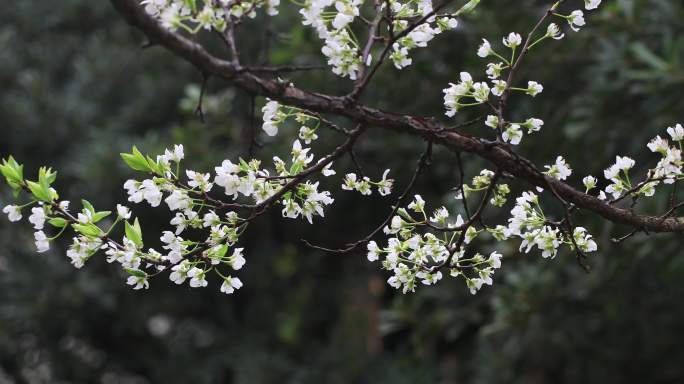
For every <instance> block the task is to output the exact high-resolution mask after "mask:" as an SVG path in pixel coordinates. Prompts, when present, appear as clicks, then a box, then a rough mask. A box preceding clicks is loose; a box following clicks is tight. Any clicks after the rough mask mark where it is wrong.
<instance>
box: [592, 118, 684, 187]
mask: <svg viewBox="0 0 684 384" xmlns="http://www.w3.org/2000/svg"><path fill="white" fill-rule="evenodd" d="M667 133H668V135H669V136H670V138H671V139H672V141H673V142H674V145H672V144H670V142H669V141H668V140H667V139H665V138H662V137H661V136H660V135H658V136H656V137H655V138H653V140H651V141H650V142H649V143H648V144H647V147H648V149H649V150H650V151H651V152H653V153H657V154H659V155H660V156H661V158H660V160H659V161H658V164H656V166H655V167H654V168H652V169H649V170H648V172H647V174H646V179H645V180H644V181H643V182H641V183H633V181H632V178H631V176H630V174H629V171H630V170H631V169H632V168H634V166H635V165H636V162H635V161H634V159H632V158H629V157H627V156H616V157H615V163H614V164H612V165H611V166H610V167H608V168H606V169H605V170H604V171H603V176H604V177H605V178H606V180H608V182H609V184H608V186H607V187H606V188H605V189H603V190H600V191H599V195H598V196H599V198H600V199H602V200H606V199H607V198H608V196H611V197H612V198H613V199H615V200H617V199H621V198H623V197H624V196H626V195H627V194H629V195H632V196H634V197H639V196H645V197H650V196H653V195H654V194H655V190H656V187H657V186H659V185H661V184H672V183H674V182H675V181H676V180H681V179H682V178H684V173H683V172H682V166H684V161H683V160H682V150H683V149H684V127H682V125H681V124H676V125H675V126H674V127H669V128H667ZM583 182H584V186H585V188H586V191H587V192H589V191H590V190H592V189H594V188H596V186H597V183H598V180H596V178H595V177H593V176H587V177H585V178H584V180H583Z"/></svg>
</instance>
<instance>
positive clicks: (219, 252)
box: [213, 244, 228, 259]
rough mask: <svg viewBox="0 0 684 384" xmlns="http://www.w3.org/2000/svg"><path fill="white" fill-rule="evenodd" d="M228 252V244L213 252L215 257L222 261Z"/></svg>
mask: <svg viewBox="0 0 684 384" xmlns="http://www.w3.org/2000/svg"><path fill="white" fill-rule="evenodd" d="M227 252H228V244H223V245H222V246H221V248H219V249H218V250H216V251H214V252H213V257H215V258H217V259H220V258H222V257H223V256H225V255H226V253H227Z"/></svg>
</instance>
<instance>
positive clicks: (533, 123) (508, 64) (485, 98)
mask: <svg viewBox="0 0 684 384" xmlns="http://www.w3.org/2000/svg"><path fill="white" fill-rule="evenodd" d="M600 3H601V1H600V0H591V1H586V2H585V8H586V9H588V10H589V9H596V8H597V7H598V6H599V4H600ZM556 7H557V5H556V6H554V7H553V8H552V9H553V10H555V8H556ZM553 15H555V16H558V17H560V18H563V19H565V20H567V22H568V23H569V24H570V27H571V28H572V29H573V30H574V31H578V30H579V28H580V27H582V26H584V25H585V20H584V13H583V12H582V11H581V10H575V11H573V12H572V13H571V14H570V15H562V14H559V13H555V12H553ZM564 36H565V35H564V34H563V32H562V31H561V29H560V28H559V27H558V25H557V24H555V23H550V24H549V25H548V26H547V28H546V32H545V33H544V34H543V35H542V36H541V37H539V38H538V39H537V40H535V41H528V42H526V43H523V39H522V36H521V35H520V34H519V33H516V32H511V33H509V34H508V35H507V36H504V37H503V38H502V39H501V40H502V43H503V45H504V46H505V47H506V48H508V49H509V50H510V55H509V56H508V57H505V56H504V55H501V54H499V53H498V52H497V51H496V50H495V49H494V48H493V47H492V44H491V43H490V42H489V41H488V40H487V39H482V44H480V46H479V47H478V49H477V55H478V56H479V57H482V58H488V57H493V58H495V59H496V60H497V61H495V62H490V63H488V64H487V67H486V70H485V74H486V75H487V78H489V80H490V82H491V85H490V83H488V82H486V81H482V82H474V81H473V77H472V76H471V75H470V73H468V72H461V73H460V81H459V82H458V83H456V84H454V83H449V87H448V88H445V89H444V90H443V91H442V92H443V93H444V107H445V109H446V112H445V114H446V116H448V117H453V116H454V115H455V114H456V113H457V112H458V111H459V110H460V109H461V108H465V107H474V106H478V105H482V104H487V105H489V106H491V107H492V109H494V110H495V112H496V111H497V110H496V108H495V107H494V104H493V103H492V100H490V95H494V96H495V97H502V96H504V94H507V93H508V92H510V91H518V92H523V93H525V94H527V95H529V96H532V97H535V96H537V95H538V94H540V93H542V91H543V90H544V87H543V86H542V85H541V84H539V83H538V82H536V81H528V82H527V87H526V88H519V87H514V86H513V85H512V84H508V83H507V82H506V80H503V79H501V75H502V74H503V72H504V71H505V70H509V71H510V70H511V69H512V68H514V66H515V65H516V53H517V49H518V48H520V47H521V46H523V45H524V44H527V45H526V49H527V50H528V51H529V50H530V49H532V48H533V47H534V46H536V45H537V44H539V43H541V42H542V41H544V40H546V39H555V40H560V39H562V38H563V37H564ZM501 119H502V118H501V116H500V114H498V115H488V116H487V119H486V122H485V124H486V125H487V126H488V127H490V128H492V129H495V130H497V131H498V132H499V134H500V137H501V139H502V140H503V141H504V142H506V143H510V144H512V145H518V144H520V141H521V140H522V138H523V129H526V130H527V134H531V133H534V132H537V131H539V130H540V129H541V127H542V125H544V122H543V121H542V120H541V119H538V118H529V119H527V120H525V121H524V122H522V123H520V122H519V123H516V122H510V121H502V120H501Z"/></svg>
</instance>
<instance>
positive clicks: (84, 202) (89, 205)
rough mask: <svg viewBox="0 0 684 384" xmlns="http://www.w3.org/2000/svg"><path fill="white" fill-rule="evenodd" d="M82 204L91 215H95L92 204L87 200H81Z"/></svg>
mask: <svg viewBox="0 0 684 384" xmlns="http://www.w3.org/2000/svg"><path fill="white" fill-rule="evenodd" d="M81 204H83V208H84V209H85V210H87V211H90V213H93V214H94V213H95V208H94V207H93V205H92V204H90V202H89V201H88V200H86V199H81Z"/></svg>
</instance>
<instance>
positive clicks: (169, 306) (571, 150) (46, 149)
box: [0, 0, 684, 384]
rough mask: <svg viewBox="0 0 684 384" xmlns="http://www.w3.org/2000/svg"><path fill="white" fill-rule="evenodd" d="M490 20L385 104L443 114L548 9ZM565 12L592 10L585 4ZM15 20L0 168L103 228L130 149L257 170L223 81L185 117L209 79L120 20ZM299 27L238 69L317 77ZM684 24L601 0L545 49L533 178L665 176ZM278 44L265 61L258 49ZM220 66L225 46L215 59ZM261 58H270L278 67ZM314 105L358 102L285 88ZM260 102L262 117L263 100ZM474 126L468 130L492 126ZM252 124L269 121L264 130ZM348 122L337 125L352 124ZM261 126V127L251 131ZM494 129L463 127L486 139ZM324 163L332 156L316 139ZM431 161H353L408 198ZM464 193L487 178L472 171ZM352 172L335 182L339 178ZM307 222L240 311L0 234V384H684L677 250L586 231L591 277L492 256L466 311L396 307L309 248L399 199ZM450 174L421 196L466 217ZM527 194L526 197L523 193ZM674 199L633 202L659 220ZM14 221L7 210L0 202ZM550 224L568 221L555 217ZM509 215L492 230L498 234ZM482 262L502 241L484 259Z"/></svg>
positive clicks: (525, 1)
mask: <svg viewBox="0 0 684 384" xmlns="http://www.w3.org/2000/svg"><path fill="white" fill-rule="evenodd" d="M512 3H513V2H511V1H505V0H485V1H483V2H482V4H481V6H480V7H479V11H478V12H477V14H476V15H473V16H469V17H467V18H466V19H465V20H461V26H460V27H459V29H458V31H456V32H452V33H445V34H443V35H441V36H439V37H438V38H437V39H436V40H435V41H434V42H433V43H432V44H431V46H430V48H429V49H418V50H416V51H414V52H415V53H414V55H413V57H414V65H413V66H411V67H410V68H408V69H406V70H404V71H402V72H398V71H396V70H394V69H393V68H391V66H389V65H388V66H386V67H385V68H384V69H383V70H382V71H380V73H379V74H378V78H377V79H376V81H375V83H374V85H372V86H371V87H370V88H369V89H368V92H367V94H366V95H365V102H367V103H368V104H371V105H375V106H379V107H383V108H387V109H390V110H394V111H402V112H406V113H413V114H418V115H426V116H439V118H440V119H441V118H442V117H443V116H442V115H443V107H442V93H441V90H442V88H444V87H446V85H447V83H448V82H450V81H454V80H456V78H457V74H458V72H459V71H461V70H468V71H470V72H472V73H482V72H483V70H482V68H483V66H484V64H486V61H484V60H480V59H479V58H477V57H476V55H475V51H476V49H477V45H478V43H479V41H480V39H481V38H482V37H487V38H489V39H490V41H493V42H496V43H497V45H498V43H499V39H500V36H503V35H504V34H507V33H508V32H510V31H512V30H515V31H518V32H521V33H523V34H525V33H526V31H527V30H528V28H529V27H530V26H531V25H532V23H533V22H534V21H535V19H536V18H537V17H538V16H539V14H540V12H541V10H542V9H543V6H546V5H547V3H548V2H542V1H532V0H519V1H516V2H515V4H512ZM568 3H570V4H572V5H574V7H575V8H579V7H580V5H581V3H582V2H581V1H579V0H570V1H568ZM2 8H3V9H2V12H0V52H1V53H0V155H2V156H3V157H4V156H7V155H8V154H13V155H14V156H15V157H16V158H17V159H18V160H19V161H21V162H24V163H25V164H26V171H27V174H28V175H31V176H33V175H35V170H36V168H37V167H38V166H40V165H43V164H46V165H50V166H53V167H55V168H56V169H57V170H59V172H60V176H59V179H58V187H59V190H60V192H61V194H62V196H63V197H65V198H67V199H70V200H72V201H74V202H76V201H78V199H79V198H81V197H86V198H88V199H89V200H91V201H92V202H93V203H94V204H95V206H96V207H98V208H103V209H104V208H108V207H113V206H114V205H115V204H116V202H122V201H125V195H124V191H123V190H122V188H121V185H122V183H123V182H124V181H125V180H126V179H127V178H130V177H132V176H134V175H133V174H132V172H131V171H130V170H128V169H127V168H126V167H125V166H124V165H123V164H122V162H121V161H120V159H119V157H118V153H119V152H121V151H124V150H128V149H129V148H130V146H131V145H133V144H136V145H137V146H138V147H140V148H142V149H144V150H145V151H147V152H149V153H156V152H158V151H161V150H163V148H164V147H166V146H168V145H171V144H172V143H183V144H185V147H186V155H187V162H186V165H187V166H188V167H190V168H193V169H199V170H209V169H211V167H212V166H213V165H214V164H217V163H219V162H220V161H221V160H222V159H225V158H230V159H235V158H236V157H238V156H246V152H247V148H248V146H249V136H250V133H249V132H250V129H251V128H250V127H251V126H253V122H252V119H251V108H250V103H251V98H250V96H249V95H247V94H245V93H243V92H241V91H239V90H234V89H231V88H229V86H228V84H226V83H224V82H221V81H219V80H216V79H212V80H211V81H210V82H209V89H208V92H209V95H208V98H207V100H206V101H205V109H206V114H207V121H206V123H205V124H202V123H201V122H199V120H198V119H197V118H196V117H195V116H193V114H192V110H193V108H194V105H195V100H196V98H197V92H198V84H199V83H200V82H201V77H200V75H199V74H198V73H197V72H196V70H194V69H193V68H192V67H191V66H190V65H188V64H186V63H185V62H183V61H181V60H179V59H177V58H175V57H174V56H172V55H171V54H170V53H168V52H166V51H165V50H164V49H162V48H158V47H152V48H148V49H145V50H142V49H141V48H140V47H141V46H142V44H144V43H145V40H144V37H143V36H142V35H141V34H140V33H139V32H138V31H136V30H134V29H133V28H132V27H129V26H128V25H126V23H125V22H124V21H123V19H122V18H120V17H119V15H118V14H116V12H115V11H114V10H113V8H112V7H111V5H110V4H109V3H108V2H107V1H85V0H62V1H59V2H48V1H37V0H25V1H13V2H8V3H7V4H4V5H3V7H2ZM296 10H297V9H296V7H294V6H293V5H291V4H289V3H286V2H284V3H283V5H282V6H281V13H282V15H281V16H280V17H278V18H275V19H273V20H272V21H271V22H268V23H267V22H266V21H265V20H264V19H261V18H258V19H257V20H255V21H253V22H249V23H247V24H246V25H245V26H244V27H243V29H244V32H248V33H246V34H245V33H244V32H243V35H245V36H243V37H242V38H241V40H240V45H241V47H242V50H243V52H245V53H244V55H245V56H244V57H245V60H246V61H249V62H251V63H257V62H263V61H264V59H266V58H268V59H269V60H270V62H271V63H275V64H281V63H289V62H298V63H307V64H319V63H322V56H321V55H320V54H318V52H319V49H320V43H319V41H318V40H317V38H316V37H315V36H314V35H313V34H312V31H311V30H310V29H305V28H303V27H302V26H301V25H299V21H298V18H297V16H296V15H295V12H296ZM682 20H684V6H683V5H682V2H681V1H671V0H615V1H604V5H603V6H602V7H601V9H600V11H598V12H591V13H590V14H589V16H588V17H587V21H588V23H589V27H587V28H585V30H583V31H582V32H580V33H573V32H571V31H568V38H567V39H566V40H564V41H562V42H561V43H555V42H553V43H550V44H544V45H543V46H542V47H541V48H540V49H539V50H538V51H536V53H535V54H533V55H531V56H530V60H529V61H528V62H527V63H526V65H525V66H524V69H523V70H522V72H521V75H520V76H521V77H520V78H521V79H527V78H530V79H534V80H537V81H539V82H541V83H542V84H544V85H545V90H544V93H543V94H542V95H540V96H538V97H536V98H534V99H531V98H516V99H514V101H513V108H512V110H513V111H515V112H514V117H515V116H517V117H520V118H523V117H525V118H526V117H529V116H536V117H540V118H542V119H543V120H544V121H545V122H546V125H545V126H544V129H543V130H542V132H540V133H539V134H537V135H536V136H535V137H533V138H528V139H527V140H525V141H524V142H523V145H522V146H521V147H520V151H521V153H523V154H524V155H525V156H528V157H529V158H531V159H532V160H534V161H535V162H537V164H540V165H541V164H549V163H552V162H553V160H554V158H555V156H556V155H557V154H563V155H564V156H565V157H566V159H568V161H569V162H570V164H571V165H573V168H574V169H575V173H574V174H573V176H572V178H571V180H570V181H571V182H572V183H574V184H575V185H580V183H581V182H580V180H581V177H582V176H584V175H586V174H594V175H596V176H599V175H601V174H602V169H603V168H605V167H607V166H608V165H609V164H610V163H611V159H613V158H614V156H615V155H616V154H623V155H630V156H632V157H634V158H636V159H637V164H640V165H642V166H652V165H653V164H654V161H655V159H654V158H653V156H650V155H649V154H648V152H647V151H646V149H645V144H646V143H647V141H648V140H649V139H650V138H651V137H653V136H655V135H656V134H663V133H664V130H665V127H667V126H671V125H673V124H674V123H675V122H677V121H684V100H683V98H682V90H683V85H684V67H683V66H682V59H683V58H684V55H683V50H684V22H682ZM266 38H267V39H268V40H269V44H265V41H266V40H265V39H266ZM207 41H208V44H209V46H211V47H212V49H213V51H214V52H216V53H217V54H218V55H224V53H225V50H223V48H222V47H221V46H220V45H219V44H217V42H216V41H214V40H211V39H208V40H207ZM267 47H268V49H266V48H267ZM289 79H291V80H293V81H294V82H295V83H296V84H297V85H299V86H303V87H304V88H307V89H314V90H321V91H326V92H331V93H335V94H343V93H344V92H346V91H348V90H349V89H350V84H349V82H347V81H340V80H339V79H338V78H336V77H334V76H333V75H332V74H331V73H330V72H329V71H322V72H314V73H307V74H299V75H292V76H290V77H289ZM263 102H264V101H263V99H257V100H256V103H257V107H258V106H260V105H261V104H263ZM477 113H478V112H477V111H466V112H464V113H460V114H459V115H458V116H457V121H465V120H468V119H470V118H473V117H476V116H477ZM257 119H259V115H257ZM340 123H345V122H343V121H340ZM257 124H258V122H257ZM484 129H486V128H485V127H484V126H479V125H476V126H473V127H470V128H467V130H466V131H468V132H470V133H472V134H483V133H484V134H486V133H489V132H486V131H484ZM294 134H295V127H289V128H288V127H286V128H284V129H282V130H281V134H280V135H279V136H278V137H277V138H275V139H270V138H266V137H260V138H259V140H261V141H263V142H264V143H265V144H266V145H265V147H264V148H262V149H259V150H258V151H257V156H259V157H260V158H263V159H270V157H271V156H272V155H273V154H276V153H283V152H284V151H286V150H287V147H288V146H289V142H290V140H288V137H293V135H294ZM321 136H322V139H321V140H320V142H319V143H317V144H316V145H315V146H314V151H315V152H316V153H317V154H321V153H323V151H324V150H325V149H326V148H328V147H331V146H333V145H335V144H336V143H339V142H340V141H341V139H342V138H341V137H339V135H336V134H335V133H331V132H327V131H322V132H321ZM422 146H423V144H422V143H421V142H420V141H419V140H417V139H415V138H411V137H403V136H399V135H395V134H389V133H388V132H385V131H377V132H373V133H372V134H371V135H369V136H367V137H365V138H364V139H362V141H361V142H360V143H359V147H358V150H357V151H358V155H359V157H360V158H361V162H362V164H363V165H364V166H365V168H366V170H367V172H368V173H370V174H371V175H372V176H373V177H375V178H377V177H379V176H380V175H381V173H382V171H383V170H384V169H385V168H386V167H390V168H392V169H393V173H392V174H393V175H394V176H395V177H396V179H397V189H399V188H401V187H402V186H403V185H405V184H406V183H407V182H408V178H409V175H410V173H411V171H412V169H413V167H414V165H415V160H416V159H417V158H418V156H419V154H420V151H421V150H422ZM464 161H465V163H466V171H467V172H468V173H469V175H470V176H471V177H472V176H473V175H474V173H475V172H478V171H479V169H481V167H482V166H486V164H484V163H482V162H481V161H479V160H478V159H476V158H474V157H471V156H467V155H466V156H465V157H464ZM349 165H350V164H349V161H348V159H345V160H344V161H341V162H339V163H338V173H342V172H343V170H344V167H348V166H349ZM339 182H340V177H339V176H338V177H335V178H333V179H332V180H326V181H324V183H327V188H328V189H331V190H333V191H334V192H335V195H336V196H335V198H336V199H337V200H336V202H335V205H334V206H333V207H332V208H331V209H329V210H327V211H326V220H320V219H319V220H317V221H316V223H315V225H308V224H306V223H303V222H299V221H298V222H293V221H291V220H285V219H282V218H280V217H279V216H280V215H279V212H278V211H274V212H272V214H270V215H266V216H264V217H262V218H261V219H260V220H259V221H258V222H256V223H255V225H253V226H251V227H250V229H249V231H248V232H247V234H246V235H245V236H244V237H243V239H242V240H241V242H242V246H244V247H245V249H246V255H247V260H248V262H247V265H246V266H245V268H244V269H243V270H242V271H241V273H240V278H241V279H242V281H243V282H244V283H245V286H244V288H242V289H241V290H240V291H239V292H238V293H237V294H235V295H231V296H226V295H223V294H221V293H219V292H218V285H217V282H216V281H215V280H214V281H210V286H209V287H208V288H207V289H190V288H189V287H188V286H187V284H186V285H184V286H181V287H178V286H175V285H174V284H172V283H171V282H170V281H168V279H167V278H166V277H165V275H164V277H161V278H158V279H156V280H153V281H152V282H151V288H150V289H149V290H148V291H144V292H137V291H136V292H134V291H132V290H131V289H130V288H129V287H128V286H126V285H125V284H124V279H125V277H124V276H123V275H122V274H121V273H120V272H119V271H118V270H117V268H116V267H115V266H112V265H108V264H106V263H105V262H104V258H102V257H100V258H94V259H93V260H91V261H90V262H88V264H87V265H86V267H84V268H83V270H79V271H76V270H74V268H73V267H72V266H71V265H70V264H69V262H68V259H67V258H66V257H65V256H64V254H65V250H66V246H67V245H68V243H67V241H68V239H64V240H65V242H63V243H62V244H53V245H52V249H51V251H50V252H48V253H46V254H36V253H35V252H34V251H33V249H34V247H33V244H32V231H31V228H30V227H29V225H28V224H27V223H26V222H24V223H22V224H21V225H11V224H10V223H9V222H8V221H7V220H6V219H5V218H3V219H2V220H0V383H5V382H7V383H393V384H401V383H463V382H468V383H579V382H584V383H631V382H637V383H645V382H648V383H674V382H681V381H682V377H684V366H683V365H682V362H684V352H682V341H683V339H684V323H683V320H684V306H682V297H683V296H682V294H683V293H684V289H683V284H682V281H683V278H684V257H682V256H684V255H682V251H681V246H682V244H683V243H682V241H681V235H677V234H670V235H651V236H647V235H639V236H636V237H635V238H633V239H631V240H629V241H627V242H624V243H622V244H619V245H614V244H611V242H610V238H611V237H612V236H619V235H621V234H624V233H626V232H627V231H628V230H629V229H628V228H622V227H620V226H616V225H613V224H610V223H605V222H601V221H599V220H596V219H595V218H594V217H592V216H591V215H587V214H583V215H580V217H578V218H577V219H576V222H578V223H581V224H582V225H583V226H585V227H588V228H589V229H590V230H591V232H592V233H594V234H595V235H596V237H597V239H598V240H599V247H600V251H599V252H598V253H596V254H594V255H592V256H591V258H590V260H589V263H590V264H591V266H592V272H591V273H590V274H585V273H584V272H583V271H582V269H581V268H580V267H579V266H578V265H577V264H576V262H575V260H574V255H572V254H570V253H569V252H567V251H564V252H562V253H560V254H559V255H558V257H557V258H556V259H554V260H544V259H542V258H541V256H540V255H539V254H538V253H537V252H533V253H531V254H529V255H524V254H519V253H518V252H517V242H516V241H511V242H508V243H505V244H499V245H497V247H498V249H499V250H500V251H501V252H502V253H503V254H504V255H505V258H504V266H503V268H502V269H501V270H500V271H499V272H498V273H497V275H496V279H495V284H494V286H493V287H487V288H485V289H483V290H482V291H481V293H479V294H478V295H477V296H471V295H470V294H469V293H468V292H467V289H466V288H465V286H464V285H463V283H462V281H456V280H455V279H451V278H446V279H445V280H443V281H442V282H440V284H438V285H437V286H435V287H421V288H420V289H418V292H417V293H415V294H412V295H407V296H404V295H401V294H397V293H396V292H394V291H393V290H392V289H391V288H389V287H388V286H386V285H385V283H384V280H385V279H386V278H387V277H388V275H387V274H386V273H383V272H382V271H380V270H379V269H378V268H377V264H375V265H370V264H369V263H368V262H367V261H366V260H365V256H364V255H363V254H362V253H353V254H349V255H326V254H323V253H321V252H317V251H313V250H311V249H309V248H307V247H305V246H303V245H302V243H301V242H300V239H302V238H306V239H312V240H316V241H317V242H318V243H321V244H325V245H330V246H336V245H341V244H343V243H345V242H346V241H349V240H354V239H357V238H360V237H363V236H364V235H365V234H366V233H367V232H369V230H370V228H372V227H373V226H374V225H377V223H378V222H380V221H381V220H382V219H383V218H384V216H385V215H386V214H387V212H388V211H389V205H390V204H391V203H390V200H382V199H379V198H376V197H371V198H365V197H360V196H358V194H353V193H342V192H339V191H338V189H337V188H339ZM456 182H457V171H456V168H455V159H454V157H453V155H452V154H450V153H447V152H446V151H444V150H441V149H438V150H437V151H436V153H435V161H434V164H433V166H432V167H431V168H430V169H429V170H428V171H427V172H426V173H425V175H424V176H422V177H421V179H420V180H419V183H418V185H417V187H416V190H417V191H418V192H420V193H421V194H422V195H423V196H424V197H426V200H428V202H430V203H431V204H432V206H433V207H436V206H438V205H441V204H450V205H453V204H454V201H453V199H451V198H449V195H448V194H447V192H448V191H449V189H450V188H452V187H454V186H455V184H456ZM519 188H521V186H516V188H514V191H515V193H519V191H520V189H519ZM665 195H666V194H663V195H659V197H656V198H654V199H652V200H650V201H649V202H648V203H644V204H643V205H640V206H639V209H641V210H643V211H646V212H658V210H662V207H663V206H664V205H665V204H666V202H665V200H666V196H665ZM0 199H1V202H2V204H1V205H3V206H4V205H5V204H7V203H9V201H10V199H11V195H10V193H9V190H8V188H6V187H3V189H2V193H1V194H0ZM135 209H136V213H137V214H139V215H140V217H141V219H142V222H143V224H144V227H145V232H146V234H147V235H148V236H149V238H150V239H149V242H150V244H155V243H154V242H155V241H157V240H156V237H157V236H156V235H155V234H156V233H158V232H159V231H161V230H163V229H164V228H166V227H167V226H168V224H166V223H167V222H168V220H169V218H170V217H169V216H170V214H169V213H168V212H165V210H163V209H159V210H151V209H149V208H145V207H144V206H142V205H139V206H135ZM550 209H552V210H553V207H551V208H550ZM509 210H510V205H507V206H506V207H505V208H504V209H502V210H500V211H498V212H497V211H495V210H490V211H489V214H488V220H490V221H491V222H495V221H497V220H499V222H501V221H502V220H505V218H506V215H507V213H508V211H509ZM476 246H477V247H479V248H480V250H481V251H482V252H489V251H491V250H493V249H494V248H493V246H494V245H493V244H488V243H478V244H477V245H476Z"/></svg>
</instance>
